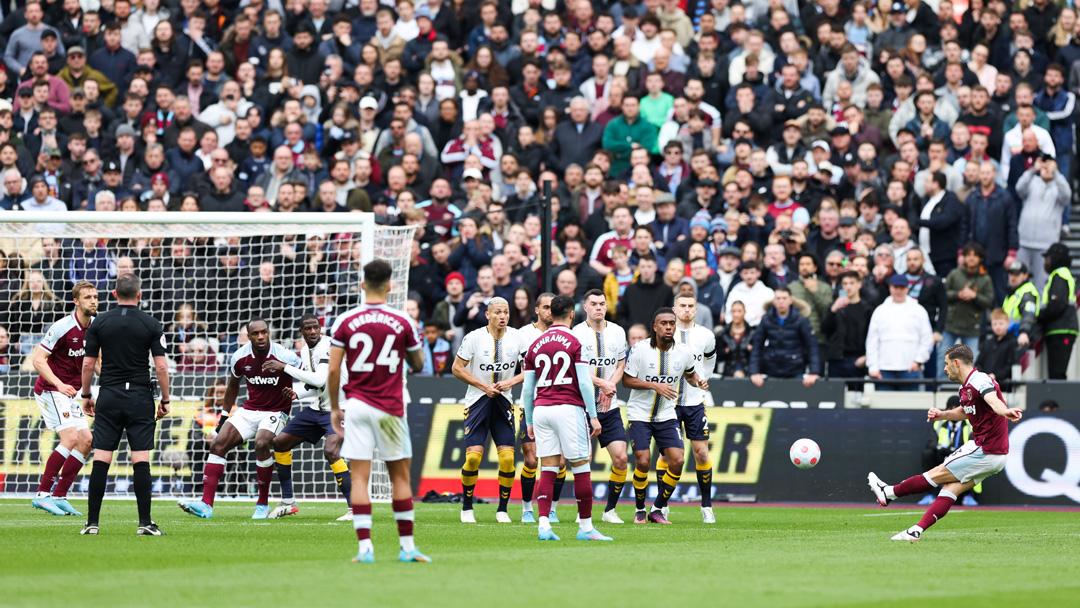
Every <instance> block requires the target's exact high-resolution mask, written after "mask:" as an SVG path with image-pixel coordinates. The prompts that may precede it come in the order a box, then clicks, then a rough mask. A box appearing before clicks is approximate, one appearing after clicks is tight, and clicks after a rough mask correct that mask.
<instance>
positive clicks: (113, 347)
mask: <svg viewBox="0 0 1080 608" xmlns="http://www.w3.org/2000/svg"><path fill="white" fill-rule="evenodd" d="M141 284H142V282H141V281H140V280H139V277H137V276H136V275H134V274H124V275H121V276H120V277H119V278H118V279H117V280H116V289H115V290H114V292H113V293H114V295H115V296H116V301H117V304H118V305H117V307H116V308H113V309H112V310H109V311H108V312H106V313H102V314H100V315H98V316H97V318H96V319H94V322H93V323H92V324H91V325H90V329H89V330H88V331H87V332H86V347H85V348H86V356H85V357H84V358H83V369H82V381H83V384H82V385H83V392H82V397H83V411H84V412H86V415H87V416H93V417H94V418H95V419H96V420H95V422H94V443H93V447H94V469H93V472H92V473H91V474H90V495H89V503H90V504H89V507H90V512H89V516H88V517H87V521H86V527H85V528H83V531H82V534H97V533H98V516H99V514H100V513H101V500H102V498H103V497H104V495H105V485H106V482H107V481H108V474H109V465H110V464H111V463H112V457H113V452H115V451H116V449H117V448H118V447H119V446H120V437H121V436H122V435H123V433H124V431H125V430H127V439H128V447H129V448H130V450H131V462H132V468H133V469H134V473H135V474H134V477H135V479H134V482H135V483H134V485H135V498H136V500H137V502H138V505H139V528H138V531H137V532H136V533H137V534H138V535H140V536H163V535H164V534H165V533H164V532H162V531H161V530H159V529H158V527H157V524H155V523H154V522H153V521H152V520H151V519H150V493H151V484H152V481H153V480H152V479H151V477H150V450H151V449H152V448H153V447H154V431H155V427H156V425H157V420H160V419H161V418H162V417H163V416H165V415H166V414H168V413H169V370H168V367H167V366H166V363H165V334H164V333H163V332H162V329H161V323H159V322H158V321H157V320H156V319H154V318H153V317H151V316H150V315H148V314H146V313H145V312H143V311H141V310H140V309H139V299H140V298H141V297H142V288H141ZM147 352H149V353H150V354H151V355H152V356H153V359H154V371H155V373H156V375H157V382H158V385H159V386H160V387H161V405H159V406H158V407H157V412H156V413H157V416H156V417H155V415H154V414H155V408H154V389H153V384H152V380H151V378H150V375H149V374H148V373H147ZM99 353H100V355H101V357H102V366H101V381H100V389H99V392H98V403H95V401H94V398H93V397H92V396H91V394H90V386H91V381H92V380H93V378H94V365H95V364H96V363H97V359H98V356H99Z"/></svg>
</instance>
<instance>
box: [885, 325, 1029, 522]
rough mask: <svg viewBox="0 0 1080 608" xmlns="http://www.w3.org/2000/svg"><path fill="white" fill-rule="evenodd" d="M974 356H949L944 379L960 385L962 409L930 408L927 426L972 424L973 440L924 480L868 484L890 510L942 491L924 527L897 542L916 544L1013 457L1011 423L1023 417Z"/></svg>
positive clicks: (961, 349) (962, 349) (952, 352)
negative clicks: (979, 367)
mask: <svg viewBox="0 0 1080 608" xmlns="http://www.w3.org/2000/svg"><path fill="white" fill-rule="evenodd" d="M974 362H975V356H974V354H973V353H972V352H971V349H970V348H968V347H967V346H965V345H963V344H957V345H955V346H951V347H949V350H947V351H945V373H946V374H947V375H948V376H949V379H950V380H952V381H953V382H961V383H963V386H961V387H960V407H957V408H953V409H951V410H946V411H944V412H943V411H941V410H939V409H937V408H936V407H935V408H930V411H929V412H927V414H926V421H927V422H934V421H937V420H953V421H959V420H963V419H965V418H967V419H968V420H970V421H971V434H972V435H973V436H974V439H971V440H969V441H968V442H967V443H965V444H964V445H962V446H960V449H958V450H956V451H955V452H953V453H952V455H951V456H949V457H948V458H946V459H945V462H943V463H942V464H940V465H938V466H937V467H935V468H933V469H930V470H929V471H927V472H925V473H923V474H922V475H916V476H914V477H911V478H909V479H905V480H904V481H902V482H900V483H898V484H896V485H895V486H890V485H888V484H886V483H885V482H883V481H881V480H880V479H878V476H877V475H875V474H873V473H870V474H869V475H868V476H867V480H868V481H869V482H870V490H871V491H873V492H874V496H875V497H876V498H877V501H878V503H879V504H880V505H881V506H883V507H885V506H888V505H889V503H890V502H892V501H894V500H896V499H897V498H899V497H901V496H908V495H911V494H924V493H926V492H928V491H930V489H931V488H937V487H940V488H941V491H940V492H938V497H937V500H935V501H934V503H933V504H931V505H930V508H929V509H927V510H926V514H925V515H923V517H922V519H921V520H919V523H918V524H916V525H914V526H911V527H910V528H908V529H907V530H904V531H902V532H900V533H898V534H897V535H896V536H894V537H892V539H893V540H906V541H917V540H919V539H920V538H921V537H922V533H923V532H925V531H926V529H927V528H929V527H930V526H932V525H934V524H935V523H937V521H938V520H939V519H941V518H942V517H945V514H946V513H948V512H949V508H951V507H952V505H953V503H954V502H956V497H957V496H960V495H961V494H963V493H964V492H967V491H968V490H970V489H971V488H973V487H975V486H976V485H978V484H979V483H982V481H983V480H984V479H986V478H987V477H990V476H991V475H993V474H995V473H997V472H999V471H1001V469H1004V468H1005V462H1006V460H1007V459H1008V457H1009V425H1008V423H1007V422H1006V421H1009V422H1019V421H1020V418H1022V417H1023V415H1024V412H1023V411H1021V410H1019V409H1016V408H1010V407H1009V406H1007V405H1005V397H1004V396H1002V394H1001V387H1000V386H998V383H997V382H996V381H995V380H994V379H993V378H991V377H990V376H988V375H987V374H985V373H984V372H981V371H979V370H977V369H975V367H974Z"/></svg>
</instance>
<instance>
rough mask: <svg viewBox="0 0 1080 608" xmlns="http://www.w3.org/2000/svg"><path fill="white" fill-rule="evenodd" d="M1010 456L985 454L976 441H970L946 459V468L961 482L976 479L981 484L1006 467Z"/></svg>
mask: <svg viewBox="0 0 1080 608" xmlns="http://www.w3.org/2000/svg"><path fill="white" fill-rule="evenodd" d="M1008 458H1009V455H1008V454H985V453H983V449H982V448H981V447H979V446H977V445H975V442H974V441H968V442H967V443H965V444H964V445H962V446H960V449H958V450H956V451H955V452H953V453H952V454H950V455H949V457H948V458H946V459H945V468H946V469H948V470H949V472H950V473H952V474H953V475H954V476H955V477H956V478H957V479H959V480H960V483H967V482H969V481H974V482H975V483H976V484H980V483H982V481H983V480H984V479H986V478H987V477H990V476H991V475H993V474H995V473H998V472H1000V471H1001V469H1004V468H1005V461H1006V460H1008Z"/></svg>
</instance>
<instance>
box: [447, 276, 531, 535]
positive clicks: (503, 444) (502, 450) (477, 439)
mask: <svg viewBox="0 0 1080 608" xmlns="http://www.w3.org/2000/svg"><path fill="white" fill-rule="evenodd" d="M486 314H487V319H488V325H487V327H481V328H480V329H477V330H474V331H472V332H469V334H468V335H466V336H465V339H464V340H462V341H461V347H460V348H458V352H457V357H455V359H454V367H453V371H454V375H455V376H457V378H458V379H459V380H461V381H462V382H464V383H465V384H468V385H469V390H468V391H467V392H466V393H465V403H467V404H468V405H467V406H465V464H463V465H462V467H461V488H462V495H463V496H464V499H463V500H462V501H461V521H462V522H463V523H476V516H475V515H474V514H473V504H472V499H473V490H474V489H475V487H476V478H477V477H478V475H479V472H480V461H481V459H482V458H483V457H484V446H485V445H487V440H488V434H489V433H490V434H491V439H492V441H494V442H495V449H496V450H498V452H499V508H498V510H497V511H496V512H495V521H497V522H499V523H510V515H509V514H508V513H507V512H506V507H507V504H509V502H510V489H511V488H512V487H513V486H514V469H515V467H514V404H513V397H512V396H511V394H510V393H511V390H510V389H511V388H513V387H514V386H515V385H517V384H520V383H521V381H522V380H523V379H524V377H525V376H524V374H520V373H519V374H517V375H514V369H515V368H516V367H517V366H518V362H519V360H520V359H521V353H522V352H523V351H524V350H525V349H526V348H528V346H529V345H528V344H525V342H524V340H523V339H522V337H521V334H519V333H518V330H516V329H513V328H509V327H507V326H506V324H507V323H508V322H509V320H510V305H509V304H508V303H507V302H506V300H505V299H504V298H498V297H496V298H492V299H491V300H490V301H489V302H488V305H487V313H486Z"/></svg>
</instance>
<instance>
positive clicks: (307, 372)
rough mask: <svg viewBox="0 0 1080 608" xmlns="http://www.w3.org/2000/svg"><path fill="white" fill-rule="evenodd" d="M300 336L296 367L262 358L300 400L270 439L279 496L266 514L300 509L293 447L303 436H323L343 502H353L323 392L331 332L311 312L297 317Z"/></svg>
mask: <svg viewBox="0 0 1080 608" xmlns="http://www.w3.org/2000/svg"><path fill="white" fill-rule="evenodd" d="M300 335H301V336H302V337H303V339H304V346H303V347H302V348H301V349H300V359H301V364H300V367H293V366H291V365H285V364H284V363H282V362H281V361H275V360H269V361H266V362H265V363H263V369H264V370H270V369H272V370H276V371H284V372H285V373H286V374H288V375H289V376H291V377H292V378H293V380H294V382H293V386H292V389H291V390H292V392H293V401H296V402H299V405H300V411H299V412H298V413H297V414H296V416H294V417H293V418H292V419H290V420H289V423H288V424H287V425H285V428H284V429H283V430H282V431H281V433H279V434H278V436H277V437H275V438H274V460H275V461H276V463H277V474H278V484H279V485H280V486H281V501H280V502H279V503H278V504H277V506H276V507H274V509H273V510H272V511H270V515H268V516H267V518H268V519H278V518H280V517H285V516H286V515H295V514H296V513H297V512H299V510H300V508H299V507H298V506H297V504H296V499H295V498H293V483H292V449H293V448H295V447H296V446H298V445H300V444H301V443H303V442H305V441H306V442H308V443H310V444H312V445H315V444H317V443H319V440H320V439H322V438H323V437H325V438H326V442H325V443H324V444H323V455H324V456H325V457H326V462H327V464H329V465H330V470H331V471H332V472H333V473H334V479H335V480H336V481H337V484H338V489H340V490H341V493H342V495H343V496H344V497H345V504H346V505H350V506H351V503H350V498H349V497H350V495H351V492H352V480H351V479H350V476H349V465H348V464H346V462H345V460H344V459H342V458H341V442H342V440H343V439H344V437H342V436H341V435H338V434H337V433H335V432H334V427H333V426H332V425H331V424H330V396H329V395H328V394H327V392H326V380H327V378H328V377H329V376H330V337H329V336H324V335H323V334H322V326H320V325H319V317H318V316H316V315H314V314H312V313H307V314H305V315H304V316H303V317H300ZM342 376H343V379H342V382H343V383H344V382H346V381H347V380H346V377H345V376H346V372H345V370H342ZM338 521H352V511H349V512H348V513H346V514H345V515H343V516H341V517H340V518H338Z"/></svg>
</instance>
